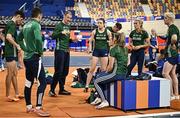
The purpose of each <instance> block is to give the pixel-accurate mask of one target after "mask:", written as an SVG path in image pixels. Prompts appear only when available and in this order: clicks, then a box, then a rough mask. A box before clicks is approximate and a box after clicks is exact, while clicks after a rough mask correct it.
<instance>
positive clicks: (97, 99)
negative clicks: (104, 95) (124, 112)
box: [91, 97, 101, 105]
mask: <svg viewBox="0 0 180 118" xmlns="http://www.w3.org/2000/svg"><path fill="white" fill-rule="evenodd" d="M99 103H101V99H100V98H98V97H97V98H96V99H95V100H94V101H93V102H91V105H97V104H99Z"/></svg>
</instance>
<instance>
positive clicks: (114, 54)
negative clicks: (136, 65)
mask: <svg viewBox="0 0 180 118" xmlns="http://www.w3.org/2000/svg"><path fill="white" fill-rule="evenodd" d="M110 56H111V57H116V50H115V48H114V47H113V48H111V50H110Z"/></svg>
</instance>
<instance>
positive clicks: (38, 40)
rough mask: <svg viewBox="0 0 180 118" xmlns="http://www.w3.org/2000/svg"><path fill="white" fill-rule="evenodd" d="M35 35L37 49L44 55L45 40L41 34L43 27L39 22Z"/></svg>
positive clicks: (35, 26) (36, 25)
mask: <svg viewBox="0 0 180 118" xmlns="http://www.w3.org/2000/svg"><path fill="white" fill-rule="evenodd" d="M34 37H35V40H36V47H37V48H36V51H37V52H38V54H40V55H42V53H43V41H42V35H41V27H40V25H39V24H35V25H34Z"/></svg>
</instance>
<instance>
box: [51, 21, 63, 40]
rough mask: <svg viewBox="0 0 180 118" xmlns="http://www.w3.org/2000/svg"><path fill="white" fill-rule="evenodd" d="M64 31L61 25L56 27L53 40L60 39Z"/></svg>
mask: <svg viewBox="0 0 180 118" xmlns="http://www.w3.org/2000/svg"><path fill="white" fill-rule="evenodd" d="M62 31H63V29H62V27H61V25H60V24H58V25H56V27H55V29H54V31H53V34H52V38H54V39H57V38H59V36H60V34H61V32H62Z"/></svg>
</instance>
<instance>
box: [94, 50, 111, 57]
mask: <svg viewBox="0 0 180 118" xmlns="http://www.w3.org/2000/svg"><path fill="white" fill-rule="evenodd" d="M92 55H93V56H95V57H108V50H107V49H94V51H93V54H92Z"/></svg>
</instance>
